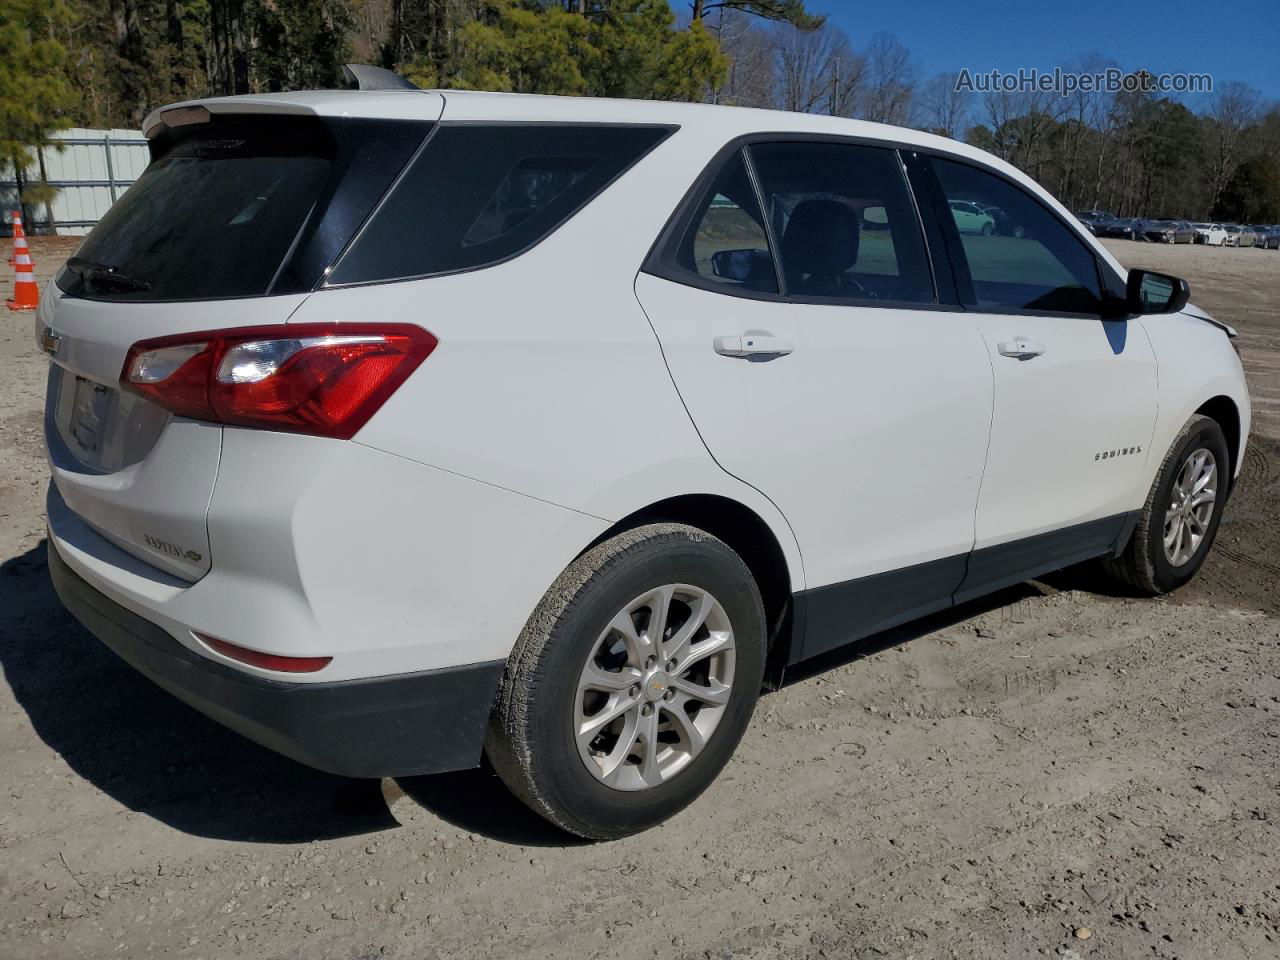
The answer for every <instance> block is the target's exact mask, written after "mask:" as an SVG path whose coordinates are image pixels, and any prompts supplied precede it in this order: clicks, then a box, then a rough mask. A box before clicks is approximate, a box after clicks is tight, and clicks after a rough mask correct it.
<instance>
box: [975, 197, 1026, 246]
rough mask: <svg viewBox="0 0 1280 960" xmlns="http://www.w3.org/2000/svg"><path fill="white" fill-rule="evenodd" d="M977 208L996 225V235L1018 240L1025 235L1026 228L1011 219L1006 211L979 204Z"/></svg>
mask: <svg viewBox="0 0 1280 960" xmlns="http://www.w3.org/2000/svg"><path fill="white" fill-rule="evenodd" d="M978 206H979V207H981V208H982V211H983V212H984V213H986V214H987V215H988V216H990V217H991V219H992V220H994V221H995V224H996V233H997V234H998V235H999V236H1002V237H1017V238H1019V239H1021V238H1023V237H1025V236H1026V235H1027V228H1026V227H1024V226H1023V225H1022V224H1021V223H1018V222H1017V221H1016V220H1014V218H1013V217H1011V216H1010V215H1009V214H1008V212H1007V211H1005V210H1003V209H1002V208H1000V207H993V206H989V205H987V204H983V203H980V204H978Z"/></svg>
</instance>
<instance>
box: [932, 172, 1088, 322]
mask: <svg viewBox="0 0 1280 960" xmlns="http://www.w3.org/2000/svg"><path fill="white" fill-rule="evenodd" d="M933 166H934V169H935V170H936V171H937V173H938V178H939V179H940V180H941V181H942V189H943V192H944V193H945V194H946V197H947V203H948V206H949V207H950V210H951V216H952V220H953V221H954V223H955V227H956V229H957V230H958V231H959V233H960V243H961V246H962V247H963V248H964V255H965V258H966V259H967V260H968V265H969V274H970V276H971V277H972V278H973V288H974V297H975V300H976V306H978V307H985V308H988V309H1014V310H1051V311H1063V312H1068V313H1099V312H1100V310H1101V296H1100V292H1099V282H1098V268H1097V264H1096V263H1095V261H1094V257H1093V254H1092V253H1091V252H1090V251H1089V250H1088V248H1086V247H1085V245H1084V244H1083V243H1082V242H1081V241H1080V239H1079V238H1078V237H1077V236H1076V235H1075V234H1074V233H1073V232H1072V231H1071V230H1069V229H1068V228H1067V227H1066V226H1065V225H1064V224H1063V223H1062V222H1061V221H1060V220H1058V218H1057V217H1055V216H1054V215H1053V214H1052V213H1050V212H1049V211H1048V210H1047V209H1046V208H1045V207H1044V206H1042V205H1041V204H1040V203H1039V201H1037V200H1036V199H1035V198H1034V197H1032V196H1031V195H1030V194H1028V193H1027V192H1026V191H1024V190H1022V189H1021V188H1020V187H1016V186H1014V185H1013V184H1011V183H1009V182H1008V181H1007V180H1003V179H1001V178H1000V177H997V176H994V175H993V174H989V173H985V172H983V171H982V170H979V169H977V168H976V167H971V166H968V165H967V164H963V163H955V162H953V161H950V160H942V159H938V158H934V160H933Z"/></svg>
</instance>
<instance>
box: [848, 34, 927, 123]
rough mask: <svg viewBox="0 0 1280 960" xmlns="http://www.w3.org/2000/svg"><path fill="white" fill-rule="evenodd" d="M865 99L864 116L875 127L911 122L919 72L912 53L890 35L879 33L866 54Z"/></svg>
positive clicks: (862, 110)
mask: <svg viewBox="0 0 1280 960" xmlns="http://www.w3.org/2000/svg"><path fill="white" fill-rule="evenodd" d="M864 57H865V59H866V65H867V66H866V86H867V89H866V96H865V98H864V101H863V105H862V108H861V114H862V116H863V117H864V118H865V119H867V120H872V121H874V122H876V123H896V124H898V125H900V126H906V125H907V124H909V123H910V122H911V112H912V107H913V103H912V99H913V96H914V94H915V84H916V68H915V64H913V63H912V62H911V52H910V51H909V50H908V49H907V48H906V47H904V46H903V45H902V43H901V42H900V41H899V40H898V38H897V37H895V36H893V34H890V33H877V34H876V35H875V36H874V37H872V38H871V44H870V46H868V47H867V52H866V53H865V54H864Z"/></svg>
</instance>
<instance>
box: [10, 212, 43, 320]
mask: <svg viewBox="0 0 1280 960" xmlns="http://www.w3.org/2000/svg"><path fill="white" fill-rule="evenodd" d="M10 262H11V263H12V264H13V299H12V300H9V301H7V304H6V305H7V306H8V307H9V309H10V310H34V309H35V308H36V307H37V306H39V305H40V289H39V288H38V287H37V286H36V278H35V273H34V272H33V271H32V263H31V250H30V248H29V247H28V246H27V235H26V234H25V233H23V231H22V211H20V210H15V211H13V256H12V257H11V258H10Z"/></svg>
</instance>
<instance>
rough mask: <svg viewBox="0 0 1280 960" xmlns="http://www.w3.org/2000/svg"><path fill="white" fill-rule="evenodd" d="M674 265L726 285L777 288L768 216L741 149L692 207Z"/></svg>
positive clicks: (771, 290)
mask: <svg viewBox="0 0 1280 960" xmlns="http://www.w3.org/2000/svg"><path fill="white" fill-rule="evenodd" d="M676 263H677V264H678V266H679V267H680V268H681V269H682V270H687V271H688V272H690V273H696V274H697V275H698V276H700V277H702V278H703V279H704V280H709V281H712V282H714V283H718V284H723V285H724V287H725V288H726V289H730V288H734V287H737V288H741V289H744V290H753V291H757V292H760V293H777V292H778V275H777V272H776V271H775V270H774V266H773V257H772V256H771V255H770V253H769V240H768V237H767V235H766V233H765V227H764V217H763V216H762V215H761V213H760V203H759V201H758V200H757V199H756V193H755V188H754V187H753V186H752V185H751V178H750V177H749V176H747V168H746V165H745V164H744V163H743V161H742V153H741V152H738V153H735V154H734V155H733V157H732V158H731V159H730V160H729V161H728V162H727V163H726V164H725V166H724V169H723V170H721V171H720V173H719V175H718V176H717V177H716V178H715V180H713V181H712V183H711V185H710V187H708V189H707V191H706V193H705V194H704V195H703V196H702V197H701V199H699V201H698V203H697V205H696V206H695V207H694V214H693V218H692V219H691V220H690V222H689V228H688V229H687V230H686V231H685V234H684V236H683V237H682V238H681V240H680V243H679V246H678V247H677V248H676Z"/></svg>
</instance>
